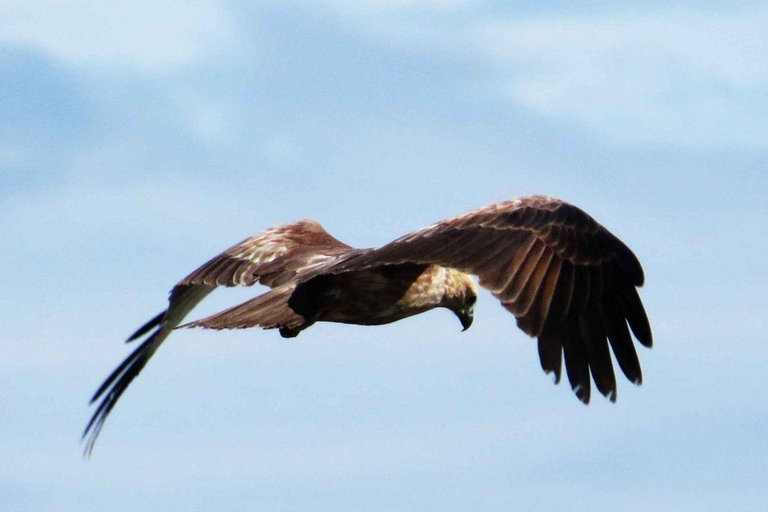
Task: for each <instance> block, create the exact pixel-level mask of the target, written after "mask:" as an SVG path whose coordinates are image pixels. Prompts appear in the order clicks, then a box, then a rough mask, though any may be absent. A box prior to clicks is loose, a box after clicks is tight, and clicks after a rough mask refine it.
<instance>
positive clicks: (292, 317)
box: [181, 284, 308, 329]
mask: <svg viewBox="0 0 768 512" xmlns="http://www.w3.org/2000/svg"><path fill="white" fill-rule="evenodd" d="M294 289H295V285H293V284H290V285H285V286H281V287H279V288H275V289H274V290H271V291H269V292H267V293H265V294H263V295H259V296H258V297H256V298H254V299H251V300H249V301H248V302H244V303H242V304H240V305H238V306H235V307H232V308H229V309H227V310H225V311H222V312H221V313H216V314H215V315H211V316H209V317H206V318H203V319H201V320H197V321H195V322H190V323H188V324H184V325H182V326H181V327H204V328H206V329H245V328H247V327H261V328H263V329H275V328H278V327H279V328H289V329H296V328H299V327H305V326H306V324H307V323H308V319H306V318H304V317H303V316H301V315H300V314H298V313H296V312H295V311H294V310H293V309H291V307H290V306H289V305H288V300H289V299H290V298H291V294H292V293H293V291H294Z"/></svg>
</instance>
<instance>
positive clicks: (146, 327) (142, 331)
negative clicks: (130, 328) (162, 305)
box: [125, 310, 167, 343]
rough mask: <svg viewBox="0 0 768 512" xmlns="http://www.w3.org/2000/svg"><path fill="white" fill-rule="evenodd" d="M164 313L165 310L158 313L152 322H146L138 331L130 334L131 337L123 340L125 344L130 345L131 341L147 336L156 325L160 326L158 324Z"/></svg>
mask: <svg viewBox="0 0 768 512" xmlns="http://www.w3.org/2000/svg"><path fill="white" fill-rule="evenodd" d="M166 311H167V310H163V311H162V312H160V314H158V315H157V316H156V317H154V318H153V319H152V320H150V321H149V322H147V323H145V324H144V325H142V326H141V327H139V329H138V330H137V331H136V332H135V333H133V334H131V337H130V338H128V339H127V340H125V342H126V343H130V342H131V341H133V340H136V339H139V338H141V337H142V336H144V335H145V334H147V333H148V332H149V331H151V330H152V329H153V328H155V327H157V326H158V325H160V322H162V321H163V318H164V317H165V312H166Z"/></svg>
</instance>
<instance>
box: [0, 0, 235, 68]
mask: <svg viewBox="0 0 768 512" xmlns="http://www.w3.org/2000/svg"><path fill="white" fill-rule="evenodd" d="M225 6H226V4H225V3H223V2H217V1H213V0H203V1H199V2H184V1H181V0H160V1H157V2H150V1H148V0H137V1H128V0H117V1H114V2H92V1H85V0H79V1H67V2H63V1H57V0H43V1H38V2H33V3H29V2H23V1H11V2H3V3H2V4H0V41H2V42H5V43H10V44H16V45H31V46H34V47H37V48H40V49H42V50H44V51H46V52H49V53H50V54H52V55H54V56H56V57H58V58H60V59H62V60H64V61H66V62H69V63H72V64H76V65H86V66H93V65H96V66H100V67H110V68H114V67H124V66H130V67H131V68H133V69H138V70H144V71H159V70H163V69H165V68H167V67H169V66H170V67H174V66H182V65H186V64H189V63H192V62H194V61H196V60H198V59H200V58H202V57H206V56H211V55H216V54H217V53H220V52H224V51H227V50H231V49H232V48H233V47H234V45H235V41H236V38H235V36H234V27H233V21H232V19H231V15H230V13H229V12H228V11H227V9H226V8H225Z"/></svg>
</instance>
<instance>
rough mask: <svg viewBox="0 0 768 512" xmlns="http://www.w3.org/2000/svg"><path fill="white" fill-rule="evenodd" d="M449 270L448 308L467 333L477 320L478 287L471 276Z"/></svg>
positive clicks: (446, 289)
mask: <svg viewBox="0 0 768 512" xmlns="http://www.w3.org/2000/svg"><path fill="white" fill-rule="evenodd" d="M448 270H449V272H448V275H447V276H446V283H445V299H446V302H447V306H448V308H449V309H450V310H451V311H453V313H454V314H455V315H456V316H457V317H458V318H459V321H460V322H461V326H462V327H463V328H464V329H463V330H464V331H466V330H467V329H469V326H471V325H472V320H474V318H475V302H476V301H477V287H476V286H475V281H474V279H472V276H470V275H469V274H465V273H464V272H459V271H458V270H453V269H448Z"/></svg>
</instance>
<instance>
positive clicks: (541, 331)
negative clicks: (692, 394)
mask: <svg viewBox="0 0 768 512" xmlns="http://www.w3.org/2000/svg"><path fill="white" fill-rule="evenodd" d="M471 275H476V276H478V280H479V283H480V286H482V287H483V288H486V289H488V290H489V291H490V292H491V293H492V294H493V295H494V296H495V297H496V298H497V299H499V301H500V302H501V304H502V306H504V308H506V309H507V310H508V311H509V312H511V313H512V314H513V315H515V317H516V320H517V325H518V327H519V328H520V329H521V330H523V331H524V332H525V333H526V334H528V335H530V336H533V337H535V338H538V351H539V359H540V362H541V367H542V368H543V369H544V371H545V372H547V373H554V375H555V382H559V380H560V375H561V367H562V360H563V359H565V369H566V374H567V376H568V380H569V382H570V384H571V387H572V389H573V390H574V392H575V394H576V396H577V397H578V398H579V399H580V400H581V401H582V402H584V403H588V402H589V399H590V374H591V379H592V380H593V381H594V383H595V386H596V387H597V389H598V391H600V393H602V394H603V395H605V396H606V397H608V398H609V399H610V400H611V401H615V400H616V378H615V376H614V371H613V365H612V363H611V356H610V350H609V346H610V349H612V350H613V354H614V356H615V358H616V360H617V362H618V363H619V367H620V368H621V370H622V372H623V373H624V375H626V377H627V378H628V379H629V380H630V381H632V382H633V383H635V384H640V383H641V382H642V373H641V370H640V363H639V361H638V358H637V353H636V352H635V347H634V344H633V342H632V336H631V335H630V330H631V332H632V333H633V334H634V336H635V338H637V340H638V341H639V342H640V343H641V344H643V345H645V346H647V347H650V346H651V343H652V335H651V328H650V325H649V323H648V318H647V316H646V313H645V310H644V308H643V304H642V302H641V301H640V297H639V296H638V294H637V287H639V286H642V284H643V280H644V277H643V270H642V267H641V266H640V262H639V261H638V260H637V258H636V257H635V255H634V254H633V253H632V251H631V250H630V249H629V248H628V247H627V246H626V245H624V243H622V242H621V241H620V240H619V239H618V238H616V237H615V236H614V235H613V234H611V233H610V232H609V231H608V230H607V229H605V228H604V227H603V226H601V225H600V224H598V223H597V222H596V221H595V220H594V219H592V217H590V216H589V215H587V214H586V213H585V212H584V211H582V210H580V209H579V208H577V207H575V206H573V205H570V204H568V203H566V202H564V201H561V200H558V199H554V198H550V197H546V196H531V197H523V198H519V199H513V200H509V201H504V202H501V203H497V204H493V205H490V206H487V207H484V208H479V209H476V210H473V211H470V212H468V213H465V214H463V215H460V216H458V217H453V218H451V219H447V220H444V221H442V222H438V223H436V224H433V225H432V226H429V227H426V228H424V229H420V230H418V231H414V232H413V233H410V234H408V235H405V236H403V237H401V238H399V239H397V240H395V241H393V242H391V243H389V244H387V245H384V246H383V247H380V248H378V249H355V248H353V247H350V246H348V245H346V244H344V243H342V242H340V241H339V240H337V239H336V238H334V237H332V236H331V235H329V234H328V233H327V232H326V231H325V230H324V229H323V228H322V226H320V224H318V223H317V222H315V221H311V220H303V221H298V222H294V223H291V224H285V225H283V226H278V227H274V228H271V229H267V230H265V231H262V232H261V233H258V234H256V235H254V236H252V237H250V238H247V239H245V240H243V241H242V242H240V243H239V244H237V245H234V246H233V247H230V248H229V249H227V250H226V251H224V252H223V253H221V254H220V255H218V256H216V257H215V258H213V259H211V260H210V261H208V262H207V263H205V264H204V265H203V266H201V267H200V268H198V269H197V270H195V271H194V272H192V273H191V274H190V275H189V276H187V277H185V278H184V279H182V280H181V281H180V282H179V283H178V284H177V285H176V286H174V288H173V289H172V290H171V293H170V297H169V299H168V308H167V309H166V310H165V311H163V312H162V313H160V314H158V315H157V316H155V317H154V318H152V319H151V320H150V321H149V322H147V323H146V324H145V325H143V326H142V327H141V328H139V329H138V330H137V331H136V332H135V333H134V334H133V335H132V336H131V337H130V338H129V340H128V341H133V340H136V339H139V338H141V337H143V336H145V335H148V337H147V338H146V340H144V341H143V342H142V343H141V344H140V345H139V346H138V348H136V349H135V350H134V351H133V352H132V353H131V354H130V355H129V356H128V357H127V358H126V359H125V361H123V362H122V363H121V364H120V365H119V366H118V367H117V368H116V369H115V370H114V371H113V372H112V374H111V375H110V376H109V377H107V379H106V380H105V381H104V383H103V384H102V385H101V386H100V387H99V389H98V390H97V391H96V393H95V394H94V395H93V398H91V403H93V402H96V401H97V400H99V399H101V401H100V402H99V404H98V406H97V408H96V411H95V412H94V414H93V416H92V417H91V420H90V421H89V422H88V425H87V426H86V428H85V431H84V432H83V438H84V439H85V441H86V445H85V453H86V455H89V454H90V453H91V451H92V450H93V446H94V443H95V441H96V439H97V437H98V435H99V433H100V431H101V428H102V427H103V425H104V421H105V420H106V418H107V416H108V415H109V413H110V411H111V410H112V408H113V407H114V406H115V404H116V403H117V401H118V399H119V398H120V396H121V395H122V394H123V392H124V391H125V389H126V388H127V387H128V385H129V384H130V383H131V382H132V381H133V379H134V378H135V377H136V376H137V375H138V374H139V372H141V370H142V369H143V368H144V366H145V365H146V364H147V361H149V359H150V358H151V357H152V355H153V354H154V353H155V351H156V350H157V349H158V347H159V346H160V345H161V344H162V342H163V341H164V340H165V339H166V338H167V337H168V335H169V334H170V333H171V332H172V331H173V330H174V329H176V328H179V327H204V328H211V329H243V328H247V327H262V328H264V329H279V331H280V334H281V335H282V336H283V337H294V336H297V335H298V334H299V333H300V332H301V331H303V330H304V329H307V328H308V327H310V326H311V325H312V324H314V323H315V322H341V323H348V324H359V325H380V324H386V323H390V322H395V321H397V320H401V319H403V318H406V317H409V316H412V315H415V314H418V313H423V312H425V311H428V310H430V309H434V308H437V307H443V308H447V309H450V310H451V311H453V312H454V313H455V314H456V316H457V317H458V318H459V320H460V321H461V324H462V326H463V327H464V329H465V330H466V329H468V328H469V326H470V325H471V324H472V320H473V314H474V303H475V300H476V299H477V290H476V287H475V283H474V280H473V279H472V277H471ZM256 283H260V284H263V285H266V286H268V287H270V288H271V290H270V291H268V292H266V293H264V294H262V295H259V296H257V297H256V298H254V299H251V300H249V301H247V302H245V303H243V304H240V305H238V306H235V307H233V308H230V309H227V310H225V311H222V312H220V313H217V314H215V315H212V316H209V317H207V318H203V319H201V320H197V321H194V322H191V323H188V324H184V325H181V323H182V321H183V320H184V318H185V317H186V316H187V315H188V314H189V312H190V311H192V309H193V308H194V307H195V306H197V304H199V303H200V301H202V300H203V299H204V298H205V297H206V296H207V295H208V294H209V293H210V292H211V291H213V289H214V288H216V287H218V286H226V287H231V286H251V285H253V284H256Z"/></svg>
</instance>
